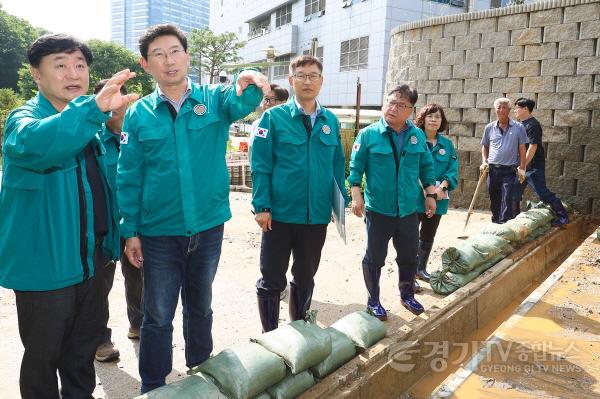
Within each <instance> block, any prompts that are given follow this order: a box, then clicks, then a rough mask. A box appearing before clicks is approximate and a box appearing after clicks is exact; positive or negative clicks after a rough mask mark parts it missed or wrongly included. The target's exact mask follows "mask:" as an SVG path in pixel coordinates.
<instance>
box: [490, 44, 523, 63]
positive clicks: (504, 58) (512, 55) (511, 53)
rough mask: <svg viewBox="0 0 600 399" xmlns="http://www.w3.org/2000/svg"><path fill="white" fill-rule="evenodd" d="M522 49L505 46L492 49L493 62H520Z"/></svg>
mask: <svg viewBox="0 0 600 399" xmlns="http://www.w3.org/2000/svg"><path fill="white" fill-rule="evenodd" d="M522 60H523V47H521V46H505V47H496V48H495V49H494V62H508V61H522Z"/></svg>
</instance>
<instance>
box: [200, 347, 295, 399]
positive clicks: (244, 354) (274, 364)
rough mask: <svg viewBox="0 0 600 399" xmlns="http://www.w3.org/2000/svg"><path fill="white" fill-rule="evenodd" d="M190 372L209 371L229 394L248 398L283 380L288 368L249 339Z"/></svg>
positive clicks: (239, 397) (217, 383)
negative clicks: (248, 341) (249, 341)
mask: <svg viewBox="0 0 600 399" xmlns="http://www.w3.org/2000/svg"><path fill="white" fill-rule="evenodd" d="M190 372H191V373H196V372H202V373H204V374H208V375H209V376H210V377H212V378H213V379H214V381H215V384H216V385H217V386H218V387H219V389H220V390H221V392H223V393H224V394H225V395H227V396H228V397H229V398H233V399H249V398H252V397H254V396H256V395H258V394H259V393H261V392H264V391H265V390H266V389H267V388H268V387H270V386H272V385H274V384H276V383H278V382H279V381H281V380H283V379H284V378H285V373H286V370H285V364H284V362H283V359H281V358H280V357H279V356H277V355H276V354H274V353H272V352H270V351H268V350H266V349H265V348H263V347H262V346H260V345H258V344H255V343H247V344H243V345H237V346H233V347H231V348H229V349H225V350H224V351H222V352H220V353H219V354H218V355H217V356H214V357H211V358H210V359H208V360H206V361H205V362H204V363H202V364H200V365H198V366H196V367H194V368H193V369H192V370H191V371H190Z"/></svg>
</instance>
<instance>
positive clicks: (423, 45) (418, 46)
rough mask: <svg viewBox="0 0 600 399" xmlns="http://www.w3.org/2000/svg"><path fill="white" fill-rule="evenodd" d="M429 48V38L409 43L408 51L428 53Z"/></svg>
mask: <svg viewBox="0 0 600 399" xmlns="http://www.w3.org/2000/svg"><path fill="white" fill-rule="evenodd" d="M430 48H431V40H429V39H425V40H421V41H419V42H412V43H410V53H411V54H421V53H428V52H429V51H430Z"/></svg>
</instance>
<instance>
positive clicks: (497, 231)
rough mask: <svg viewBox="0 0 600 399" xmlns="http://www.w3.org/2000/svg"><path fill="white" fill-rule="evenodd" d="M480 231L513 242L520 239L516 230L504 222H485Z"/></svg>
mask: <svg viewBox="0 0 600 399" xmlns="http://www.w3.org/2000/svg"><path fill="white" fill-rule="evenodd" d="M480 233H481V234H490V235H494V236H498V237H501V238H504V239H505V240H508V241H510V242H513V243H515V242H517V241H520V237H519V234H518V232H517V231H516V230H515V229H512V228H511V227H510V226H507V225H506V224H496V223H490V224H487V225H485V226H483V228H482V229H481V232H480Z"/></svg>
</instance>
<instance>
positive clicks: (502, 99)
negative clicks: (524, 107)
mask: <svg viewBox="0 0 600 399" xmlns="http://www.w3.org/2000/svg"><path fill="white" fill-rule="evenodd" d="M500 104H506V105H508V108H512V101H510V99H509V98H506V97H500V98H497V99H495V100H494V108H496V107H497V106H498V105H500Z"/></svg>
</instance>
